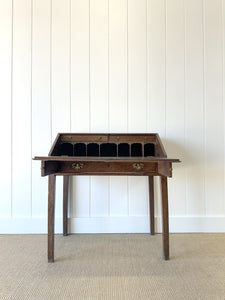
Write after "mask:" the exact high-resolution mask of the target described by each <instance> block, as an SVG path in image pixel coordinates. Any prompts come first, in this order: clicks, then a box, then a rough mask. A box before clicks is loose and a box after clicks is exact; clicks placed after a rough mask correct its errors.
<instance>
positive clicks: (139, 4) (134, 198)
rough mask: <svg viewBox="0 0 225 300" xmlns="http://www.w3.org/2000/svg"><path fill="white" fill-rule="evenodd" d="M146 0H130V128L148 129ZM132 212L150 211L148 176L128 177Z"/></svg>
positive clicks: (137, 129)
mask: <svg viewBox="0 0 225 300" xmlns="http://www.w3.org/2000/svg"><path fill="white" fill-rule="evenodd" d="M146 8H147V7H146V0H141V1H135V0H131V1H128V131H129V132H145V131H146V128H147V120H146V116H147V101H146V99H147V76H146V75H147V72H146V71H147V65H146V63H147V57H146V55H147V49H146V48H147V39H146V37H147V34H146V27H147V26H146V25H147V20H146V15H147V11H146ZM128 181H129V213H130V215H134V214H138V215H141V214H143V215H146V214H147V181H146V177H138V178H137V177H133V176H131V177H129V179H128Z"/></svg>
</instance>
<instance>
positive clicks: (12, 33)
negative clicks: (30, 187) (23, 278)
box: [10, 0, 14, 217]
mask: <svg viewBox="0 0 225 300" xmlns="http://www.w3.org/2000/svg"><path fill="white" fill-rule="evenodd" d="M11 3H12V19H11V22H12V25H11V26H12V27H11V28H12V32H11V166H10V167H11V178H10V179H11V217H13V50H14V47H13V45H14V43H13V38H14V31H13V29H14V28H13V27H14V0H12V2H11Z"/></svg>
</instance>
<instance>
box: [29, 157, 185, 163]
mask: <svg viewBox="0 0 225 300" xmlns="http://www.w3.org/2000/svg"><path fill="white" fill-rule="evenodd" d="M33 160H42V161H87V162H90V161H94V162H98V161H99V162H100V161H101V162H129V161H134V162H135V161H141V162H173V163H180V162H181V161H180V160H179V159H177V158H166V157H153V156H146V157H139V156H129V157H116V156H115V157H101V156H95V157H91V156H89V157H87V156H35V157H34V158H33Z"/></svg>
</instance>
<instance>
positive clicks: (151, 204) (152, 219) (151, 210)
mask: <svg viewBox="0 0 225 300" xmlns="http://www.w3.org/2000/svg"><path fill="white" fill-rule="evenodd" d="M148 182H149V185H148V186H149V215H150V233H151V235H154V234H155V216H154V177H153V176H148Z"/></svg>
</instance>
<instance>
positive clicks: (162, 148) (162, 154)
mask: <svg viewBox="0 0 225 300" xmlns="http://www.w3.org/2000/svg"><path fill="white" fill-rule="evenodd" d="M156 143H158V145H159V149H160V150H161V155H160V156H161V157H167V154H166V150H165V148H164V146H163V143H162V141H161V138H160V137H159V134H158V133H156Z"/></svg>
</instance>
